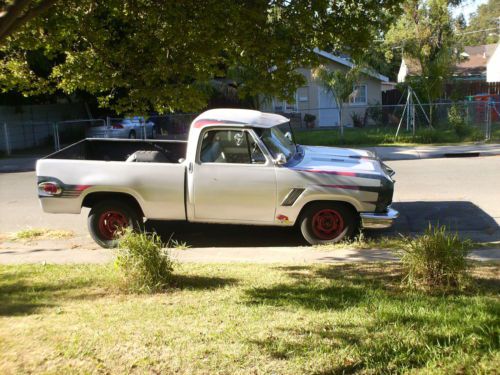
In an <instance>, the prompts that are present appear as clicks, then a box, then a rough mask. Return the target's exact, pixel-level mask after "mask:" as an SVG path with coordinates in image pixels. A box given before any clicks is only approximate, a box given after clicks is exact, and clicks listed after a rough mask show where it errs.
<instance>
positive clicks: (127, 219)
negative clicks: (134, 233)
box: [87, 199, 143, 248]
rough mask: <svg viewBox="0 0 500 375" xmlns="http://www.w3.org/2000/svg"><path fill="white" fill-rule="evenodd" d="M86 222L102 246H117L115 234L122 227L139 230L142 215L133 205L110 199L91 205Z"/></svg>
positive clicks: (117, 239)
mask: <svg viewBox="0 0 500 375" xmlns="http://www.w3.org/2000/svg"><path fill="white" fill-rule="evenodd" d="M87 223H88V227H89V232H90V235H91V236H92V238H93V239H94V241H95V242H96V243H97V244H99V245H100V246H102V247H104V248H112V247H116V246H118V242H119V238H118V236H117V234H119V233H118V232H119V231H120V230H121V229H122V228H132V230H141V228H142V224H143V217H142V213H141V212H139V210H138V208H137V207H136V206H135V205H133V204H130V203H129V202H124V201H120V200H111V199H110V200H103V201H100V202H97V203H96V204H94V205H93V206H92V209H91V210H90V212H89V217H88V219H87Z"/></svg>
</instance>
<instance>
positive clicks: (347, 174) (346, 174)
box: [297, 169, 356, 177]
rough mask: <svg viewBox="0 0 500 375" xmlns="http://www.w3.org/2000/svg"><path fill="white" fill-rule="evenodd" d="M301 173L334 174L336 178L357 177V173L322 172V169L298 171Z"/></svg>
mask: <svg viewBox="0 0 500 375" xmlns="http://www.w3.org/2000/svg"><path fill="white" fill-rule="evenodd" d="M297 170H298V171H299V172H310V173H322V174H333V175H336V176H350V177H356V172H340V171H322V170H320V169H297Z"/></svg>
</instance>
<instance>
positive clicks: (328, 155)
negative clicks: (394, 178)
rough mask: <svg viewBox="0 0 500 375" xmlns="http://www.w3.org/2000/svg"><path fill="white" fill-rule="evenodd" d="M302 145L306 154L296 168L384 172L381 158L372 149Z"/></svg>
mask: <svg viewBox="0 0 500 375" xmlns="http://www.w3.org/2000/svg"><path fill="white" fill-rule="evenodd" d="M300 147H301V149H302V150H303V151H304V155H303V158H302V159H301V160H300V161H299V162H298V163H297V164H295V165H294V168H298V169H308V170H309V169H311V170H318V171H353V172H356V171H363V172H378V173H381V172H382V170H381V166H380V162H379V160H378V159H377V158H376V156H375V154H374V153H372V152H370V151H366V150H358V149H352V148H339V147H321V146H300Z"/></svg>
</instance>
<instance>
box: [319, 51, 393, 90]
mask: <svg viewBox="0 0 500 375" xmlns="http://www.w3.org/2000/svg"><path fill="white" fill-rule="evenodd" d="M313 51H314V52H315V53H316V54H317V55H319V56H321V57H324V58H326V59H328V60H330V61H334V62H336V63H339V64H341V65H344V66H347V67H349V68H352V67H354V64H353V63H352V62H351V61H349V60H347V59H345V58H343V57H340V56H336V55H333V54H331V53H329V52H326V51H323V50H320V49H319V48H315V49H314V50H313ZM363 73H365V74H367V75H369V76H371V77H373V78H376V79H378V80H379V81H383V82H387V81H389V78H388V77H386V76H384V75H382V74H380V73H378V72H376V71H374V70H370V69H363Z"/></svg>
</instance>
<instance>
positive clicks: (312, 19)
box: [0, 0, 399, 113]
mask: <svg viewBox="0 0 500 375" xmlns="http://www.w3.org/2000/svg"><path fill="white" fill-rule="evenodd" d="M398 4H399V1H396V0H367V1H363V2H358V1H354V0H348V1H343V2H337V1H315V2H304V1H298V0H297V1H288V0H287V1H285V0H273V1H263V0H259V1H253V2H241V1H233V0H207V1H197V0H186V1H182V2H179V1H169V0H159V1H151V0H125V1H122V0H109V1H97V0H65V1H64V2H60V3H59V4H58V5H55V6H53V7H52V8H51V10H50V12H46V13H44V14H43V15H42V16H39V17H36V18H34V19H32V20H31V21H30V22H28V23H27V24H25V25H24V26H23V27H22V28H21V29H19V30H18V32H16V33H14V34H13V35H11V36H10V37H9V38H8V39H7V41H6V43H4V44H3V45H1V46H0V87H1V88H2V89H3V90H19V91H21V92H23V93H24V94H26V95H35V94H39V93H42V92H49V91H55V90H60V91H63V92H65V93H67V94H72V93H75V92H78V90H83V91H85V92H88V93H91V94H93V95H96V96H97V97H98V100H99V103H100V105H101V106H106V107H111V108H113V109H115V110H116V111H118V112H146V111H149V110H154V111H157V112H159V113H165V112H169V111H174V110H176V111H186V112H189V111H197V110H200V109H202V108H203V107H204V106H205V105H206V103H207V99H208V97H209V96H210V93H211V90H212V85H211V83H212V82H213V81H214V80H217V79H221V78H222V79H231V80H234V82H235V86H237V88H238V94H239V95H240V96H243V97H248V96H256V95H257V94H259V95H260V94H264V95H269V96H278V97H280V98H284V99H286V98H289V97H291V94H292V93H293V92H294V91H295V89H296V88H297V87H298V86H299V85H300V84H302V82H303V77H302V76H301V75H300V74H298V73H297V72H296V71H295V70H296V68H298V67H300V66H304V65H308V64H309V65H311V66H316V65H317V64H318V62H317V57H316V56H315V55H314V53H313V52H312V49H313V48H314V47H316V46H318V47H320V48H322V49H326V50H344V51H349V53H350V54H351V55H353V56H357V55H361V54H362V53H363V52H364V51H366V50H367V49H368V48H369V47H370V45H371V43H372V40H373V39H374V37H375V35H376V34H377V33H378V30H383V29H384V28H386V25H387V22H386V21H387V19H388V17H389V14H391V13H392V14H393V13H395V12H397V11H398V9H399V6H398ZM33 54H37V61H38V62H39V63H40V61H41V59H45V61H46V63H45V64H44V65H46V66H47V67H48V73H46V74H37V72H36V69H35V68H34V66H33V64H30V56H33Z"/></svg>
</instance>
